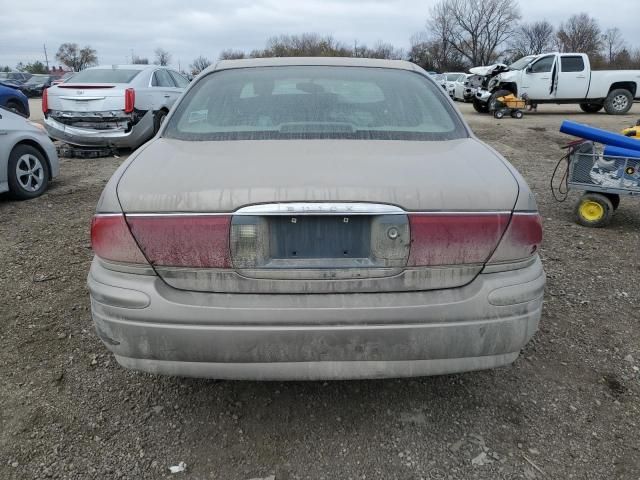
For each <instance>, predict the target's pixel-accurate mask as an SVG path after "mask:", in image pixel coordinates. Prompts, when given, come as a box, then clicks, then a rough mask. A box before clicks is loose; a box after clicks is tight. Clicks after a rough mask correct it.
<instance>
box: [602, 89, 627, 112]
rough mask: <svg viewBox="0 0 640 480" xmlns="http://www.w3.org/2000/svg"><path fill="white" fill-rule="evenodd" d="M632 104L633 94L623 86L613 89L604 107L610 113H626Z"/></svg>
mask: <svg viewBox="0 0 640 480" xmlns="http://www.w3.org/2000/svg"><path fill="white" fill-rule="evenodd" d="M632 105H633V95H632V94H631V92H630V91H629V90H625V89H623V88H618V89H616V90H613V91H611V93H609V95H608V96H607V98H606V100H605V101H604V109H605V111H606V112H607V113H608V114H609V115H624V114H625V113H627V112H628V111H629V110H630V109H631V106H632Z"/></svg>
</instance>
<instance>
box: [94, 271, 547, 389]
mask: <svg viewBox="0 0 640 480" xmlns="http://www.w3.org/2000/svg"><path fill="white" fill-rule="evenodd" d="M88 284H89V290H90V292H91V311H92V316H93V321H94V323H95V327H96V331H97V333H98V335H99V336H100V338H101V339H102V340H103V342H104V343H105V345H106V346H107V348H108V349H109V350H111V351H112V352H113V353H114V354H115V357H116V359H117V361H118V362H119V363H120V364H121V365H123V366H124V367H126V368H131V369H135V370H142V371H147V372H152V373H161V374H168V375H180V376H196V377H210V378H227V379H245V380H246V379H252V380H314V379H345V378H378V377H409V376H424V375H440V374H447V373H455V372H463V371H469V370H479V369H486V368H493V367H498V366H501V365H507V364H509V363H511V362H513V361H514V360H515V359H516V358H517V356H518V354H519V351H520V349H521V348H522V347H523V346H524V345H525V344H526V343H527V342H528V341H529V339H530V338H531V337H532V336H533V334H534V333H535V331H536V330H537V327H538V321H539V319H540V314H541V310H542V296H543V292H544V284H545V276H544V272H543V269H542V264H541V262H540V260H539V259H536V261H535V262H534V263H533V264H531V265H530V266H528V267H526V268H522V269H518V270H514V271H509V272H502V273H490V274H480V275H478V277H477V278H476V279H475V280H474V281H473V282H471V283H470V284H468V285H467V286H464V287H460V288H455V289H444V290H438V291H425V292H399V293H380V294H379V293H371V294H331V295H277V294H274V295H264V294H256V295H253V294H237V295H229V294H215V293H198V292H189V291H181V290H177V289H173V288H171V287H169V286H167V285H166V284H165V283H164V282H163V281H162V279H160V278H158V277H156V276H150V275H135V274H127V273H119V272H114V271H111V270H107V269H105V268H104V267H103V266H102V265H101V262H99V261H98V260H94V262H93V264H92V267H91V272H90V273H89V278H88Z"/></svg>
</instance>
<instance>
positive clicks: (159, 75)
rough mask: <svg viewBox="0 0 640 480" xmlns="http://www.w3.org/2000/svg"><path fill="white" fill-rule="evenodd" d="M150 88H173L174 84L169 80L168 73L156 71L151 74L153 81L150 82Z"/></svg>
mask: <svg viewBox="0 0 640 480" xmlns="http://www.w3.org/2000/svg"><path fill="white" fill-rule="evenodd" d="M151 86H152V87H171V88H173V87H175V86H176V85H175V83H173V80H172V79H171V76H170V75H169V72H167V71H166V70H156V71H155V72H153V79H152V80H151Z"/></svg>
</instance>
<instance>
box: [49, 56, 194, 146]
mask: <svg viewBox="0 0 640 480" xmlns="http://www.w3.org/2000/svg"><path fill="white" fill-rule="evenodd" d="M187 85H189V81H188V80H187V79H186V78H185V77H183V76H182V75H181V74H179V73H178V72H176V71H173V70H170V69H168V68H166V67H160V66H156V65H113V66H101V67H93V68H88V69H86V70H83V71H81V72H78V73H76V74H75V75H74V76H73V78H72V80H69V81H66V82H64V83H61V84H59V85H54V86H52V87H50V88H48V89H46V90H44V92H43V96H42V111H43V112H44V125H45V128H46V129H47V133H48V134H49V136H50V137H52V138H55V139H56V140H61V141H63V142H66V143H69V144H71V145H77V146H80V147H113V148H132V149H134V148H137V147H139V146H140V145H142V144H143V143H144V142H146V141H147V140H149V139H150V138H151V137H153V136H154V135H155V134H156V132H157V131H158V129H159V128H160V125H161V124H162V122H163V120H164V118H165V116H166V115H167V113H169V109H170V108H171V106H172V105H173V103H174V102H175V101H176V100H177V99H178V97H179V96H180V95H181V94H182V92H183V91H184V89H185V88H186V87H187Z"/></svg>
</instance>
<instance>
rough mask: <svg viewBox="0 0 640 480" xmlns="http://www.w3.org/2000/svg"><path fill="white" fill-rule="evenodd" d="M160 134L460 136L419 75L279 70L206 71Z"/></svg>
mask: <svg viewBox="0 0 640 480" xmlns="http://www.w3.org/2000/svg"><path fill="white" fill-rule="evenodd" d="M164 136H166V137H170V138H178V139H183V140H196V141H197V140H201V141H204V140H235V139H288V138H295V139H306V138H353V139H392V140H393V139H398V140H400V139H409V140H413V139H415V140H445V139H453V138H462V137H465V136H467V132H466V130H465V128H464V126H463V125H462V123H461V121H460V118H459V116H458V115H457V114H456V113H455V111H454V110H453V109H452V108H451V106H450V105H449V103H448V102H446V101H445V100H444V95H443V93H442V91H441V89H440V88H439V87H437V86H436V85H435V84H433V82H431V81H429V80H428V79H427V78H425V77H424V76H422V75H421V74H418V73H415V72H410V71H405V70H398V69H386V68H365V67H326V66H286V67H285V66H283V67H257V68H239V69H230V70H222V71H218V72H213V73H210V74H208V75H207V76H205V77H204V78H202V79H200V80H198V82H197V84H196V85H194V86H193V87H192V88H191V90H189V92H188V94H187V95H186V96H185V97H184V98H183V100H182V101H181V102H180V103H179V104H178V105H177V106H176V110H175V113H174V115H173V116H172V117H171V119H170V121H169V123H168V124H167V127H166V129H165V131H164Z"/></svg>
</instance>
